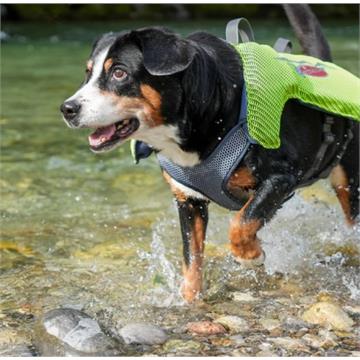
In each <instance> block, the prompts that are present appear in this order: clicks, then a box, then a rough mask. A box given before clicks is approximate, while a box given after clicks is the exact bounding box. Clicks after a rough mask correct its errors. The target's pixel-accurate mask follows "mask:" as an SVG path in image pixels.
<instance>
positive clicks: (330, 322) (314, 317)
mask: <svg viewBox="0 0 360 360" xmlns="http://www.w3.org/2000/svg"><path fill="white" fill-rule="evenodd" d="M302 318H303V320H305V321H307V322H309V323H311V324H318V325H322V326H331V328H332V329H336V330H342V331H350V330H351V328H352V326H353V325H354V321H353V320H352V319H351V318H350V317H349V315H347V314H346V312H345V311H344V310H342V309H341V307H339V306H338V305H336V304H332V303H329V302H318V303H316V304H314V305H312V306H311V307H310V308H309V309H308V310H306V311H305V312H304V314H303V316H302Z"/></svg>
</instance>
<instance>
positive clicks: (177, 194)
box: [163, 171, 187, 202]
mask: <svg viewBox="0 0 360 360" xmlns="http://www.w3.org/2000/svg"><path fill="white" fill-rule="evenodd" d="M163 176H164V178H165V180H166V182H167V183H168V184H169V185H170V189H171V191H172V193H173V194H174V196H175V198H176V200H178V201H180V202H185V201H186V200H187V196H186V195H185V194H184V193H183V192H182V191H181V190H179V189H178V188H177V187H176V186H175V185H174V183H173V182H172V181H171V176H170V175H169V174H168V173H167V172H166V171H163Z"/></svg>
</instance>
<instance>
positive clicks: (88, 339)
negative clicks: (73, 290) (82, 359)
mask: <svg viewBox="0 0 360 360" xmlns="http://www.w3.org/2000/svg"><path fill="white" fill-rule="evenodd" d="M34 335H35V336H34V341H35V343H36V346H37V348H38V349H39V350H40V353H41V355H42V356H71V355H73V356H76V355H77V356H80V355H83V354H86V355H92V356H94V355H96V356H100V355H101V356H116V355H121V354H122V353H123V351H122V350H121V349H120V343H118V342H117V341H116V340H115V339H112V338H110V337H109V336H107V335H105V334H104V332H103V331H102V330H101V328H100V326H99V324H98V323H97V321H95V320H94V319H92V318H91V317H90V316H89V315H87V314H85V313H84V312H82V311H79V310H75V309H54V310H51V311H49V312H47V313H46V314H44V316H43V317H42V319H41V320H40V322H39V323H38V324H37V326H36V327H35V334H34Z"/></svg>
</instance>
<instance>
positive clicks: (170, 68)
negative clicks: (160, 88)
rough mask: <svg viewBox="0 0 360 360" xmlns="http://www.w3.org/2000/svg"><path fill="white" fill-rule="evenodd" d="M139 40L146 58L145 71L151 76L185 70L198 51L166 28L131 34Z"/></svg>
mask: <svg viewBox="0 0 360 360" xmlns="http://www.w3.org/2000/svg"><path fill="white" fill-rule="evenodd" d="M131 35H132V36H133V37H135V38H136V39H137V42H138V44H139V46H140V49H141V51H142V54H143V57H144V66H145V69H146V70H147V71H148V72H149V73H150V74H151V75H157V76H164V75H172V74H175V73H178V72H180V71H183V70H185V69H186V68H187V67H189V65H190V64H191V62H192V61H193V59H194V56H195V53H196V50H195V48H194V46H193V45H192V44H191V43H190V42H189V41H187V40H185V39H181V38H180V37H179V36H177V35H176V34H174V33H172V32H170V31H169V30H166V29H164V28H157V27H153V28H144V29H140V30H136V31H133V32H132V33H131Z"/></svg>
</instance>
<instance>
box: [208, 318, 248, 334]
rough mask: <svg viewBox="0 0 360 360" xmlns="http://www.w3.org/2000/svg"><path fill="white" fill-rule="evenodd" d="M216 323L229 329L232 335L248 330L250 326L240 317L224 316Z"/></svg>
mask: <svg viewBox="0 0 360 360" xmlns="http://www.w3.org/2000/svg"><path fill="white" fill-rule="evenodd" d="M215 322H216V323H218V324H221V325H223V326H224V327H225V328H226V329H229V331H230V332H231V333H238V332H240V331H246V330H248V328H249V326H248V323H247V322H246V320H244V319H242V318H240V317H238V316H230V315H229V316H222V317H220V318H218V319H216V320H215Z"/></svg>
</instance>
